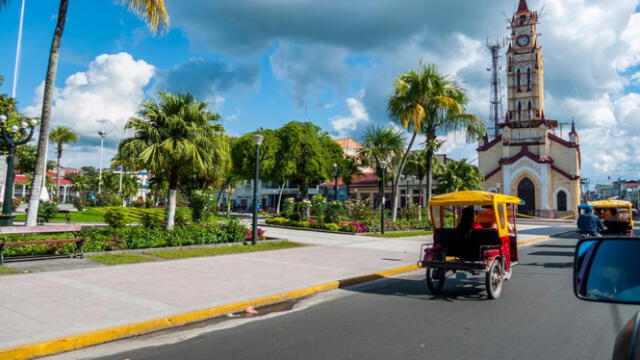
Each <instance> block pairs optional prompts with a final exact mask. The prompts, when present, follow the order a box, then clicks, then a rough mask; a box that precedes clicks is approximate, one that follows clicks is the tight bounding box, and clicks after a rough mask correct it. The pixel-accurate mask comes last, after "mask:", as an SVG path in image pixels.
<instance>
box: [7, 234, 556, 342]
mask: <svg viewBox="0 0 640 360" xmlns="http://www.w3.org/2000/svg"><path fill="white" fill-rule="evenodd" d="M536 229H537V230H536ZM556 230H557V229H556ZM522 231H523V232H529V233H530V234H523V235H522V237H521V239H527V238H534V237H536V236H540V235H547V234H545V233H547V232H549V231H550V230H549V229H548V228H543V227H538V228H536V227H530V228H527V227H525V226H523V227H522ZM268 232H269V235H270V236H277V237H280V238H286V239H288V240H291V241H296V242H301V243H306V244H310V245H313V246H308V247H303V248H295V249H288V250H278V251H270V252H256V253H248V254H237V255H226V256H216V257H208V258H191V259H183V260H172V261H163V262H156V263H141V264H131V265H121V266H114V267H96V268H88V269H78V270H67V271H52V272H42V273H33V274H24V275H11V276H3V277H0V319H1V320H0V321H2V326H0V349H3V348H8V347H13V346H17V345H22V344H29V343H33V342H37V341H43V340H49V339H53V338H59V337H61V336H66V335H73V334H77V333H82V332H87V331H91V330H98V329H103V328H107V327H112V326H117V325H124V324H130V323H135V322H139V321H144V320H149V319H155V318H160V317H164V316H168V315H174V314H179V313H184V312H188V311H193V310H199V309H205V308H210V307H213V306H217V305H224V304H229V303H233V302H237V301H243V300H248V299H253V298H258V297H263V296H268V295H272V294H275V293H281V292H284V291H290V290H295V289H301V288H306V287H309V286H313V285H317V284H321V283H326V282H331V281H335V280H339V279H346V278H350V277H355V276H361V275H364V274H370V273H374V272H379V271H383V270H388V269H393V268H398V267H401V266H405V265H412V264H415V263H416V261H417V259H418V255H419V250H420V244H421V243H423V242H430V241H431V237H426V236H425V237H411V238H394V239H382V238H374V237H365V236H351V235H336V234H327V233H317V232H310V231H298V230H288V229H274V228H269V229H268ZM556 232H559V231H556Z"/></svg>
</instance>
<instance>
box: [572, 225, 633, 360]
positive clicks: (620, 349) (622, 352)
mask: <svg viewBox="0 0 640 360" xmlns="http://www.w3.org/2000/svg"><path fill="white" fill-rule="evenodd" d="M573 291H574V293H575V295H576V296H577V297H578V298H579V299H580V300H587V301H599V302H607V303H621V304H640V238H629V237H615V238H602V237H598V238H587V239H582V240H580V241H579V242H578V244H577V245H576V252H575V256H574V261H573ZM639 334H640V312H639V313H636V314H635V315H634V316H633V317H632V318H631V320H629V322H627V324H626V325H625V326H624V328H623V329H622V331H620V333H619V334H618V336H617V338H616V343H615V346H614V349H613V359H614V360H623V359H624V360H638V359H640V336H639Z"/></svg>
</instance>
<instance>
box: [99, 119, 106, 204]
mask: <svg viewBox="0 0 640 360" xmlns="http://www.w3.org/2000/svg"><path fill="white" fill-rule="evenodd" d="M98 135H100V170H98V194H100V190H102V153H103V152H104V138H105V136H107V133H106V132H104V127H103V128H102V130H100V131H98Z"/></svg>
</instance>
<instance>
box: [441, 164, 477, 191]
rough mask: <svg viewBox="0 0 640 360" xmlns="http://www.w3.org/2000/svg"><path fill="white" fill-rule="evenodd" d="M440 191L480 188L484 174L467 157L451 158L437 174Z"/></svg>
mask: <svg viewBox="0 0 640 360" xmlns="http://www.w3.org/2000/svg"><path fill="white" fill-rule="evenodd" d="M435 179H436V181H437V182H438V184H437V185H436V191H437V192H438V193H441V194H443V193H449V192H454V191H461V190H479V189H480V188H481V187H482V180H483V178H482V174H481V173H480V169H478V167H477V166H475V165H472V164H469V163H468V162H467V159H462V160H460V161H455V160H449V161H447V163H446V164H445V165H444V166H443V168H442V170H441V171H440V172H439V173H438V174H437V175H436V176H435Z"/></svg>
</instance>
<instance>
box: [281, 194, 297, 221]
mask: <svg viewBox="0 0 640 360" xmlns="http://www.w3.org/2000/svg"><path fill="white" fill-rule="evenodd" d="M295 204H296V202H295V200H294V199H293V198H286V199H284V205H283V206H282V212H280V215H282V216H283V217H286V218H287V219H291V218H292V217H293V215H294V214H295V212H296V211H295Z"/></svg>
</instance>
